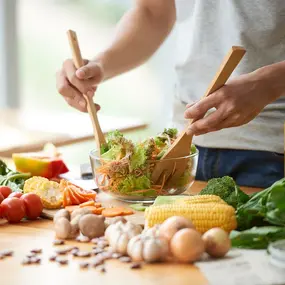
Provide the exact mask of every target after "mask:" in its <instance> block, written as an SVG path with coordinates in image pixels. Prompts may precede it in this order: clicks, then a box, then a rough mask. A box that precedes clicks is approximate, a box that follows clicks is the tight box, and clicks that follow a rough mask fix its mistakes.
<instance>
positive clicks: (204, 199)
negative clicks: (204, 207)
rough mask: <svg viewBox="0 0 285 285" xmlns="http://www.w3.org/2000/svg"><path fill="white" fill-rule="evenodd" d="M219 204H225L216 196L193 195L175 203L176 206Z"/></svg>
mask: <svg viewBox="0 0 285 285" xmlns="http://www.w3.org/2000/svg"><path fill="white" fill-rule="evenodd" d="M211 202H212V203H221V204H227V203H226V202H225V201H224V200H223V199H222V198H220V197H219V196H217V195H193V196H186V197H185V198H181V199H178V200H177V201H175V203H177V204H184V203H185V204H198V203H211Z"/></svg>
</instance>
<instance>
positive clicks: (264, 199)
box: [237, 178, 285, 229]
mask: <svg viewBox="0 0 285 285" xmlns="http://www.w3.org/2000/svg"><path fill="white" fill-rule="evenodd" d="M237 221H238V228H239V229H248V228H251V227H253V226H262V225H268V224H271V225H276V226H285V178H283V179H281V180H279V181H277V182H275V183H274V184H273V185H271V186H270V187H269V188H267V189H265V190H263V191H261V192H259V193H256V194H255V195H253V196H252V198H251V199H250V200H249V201H248V202H246V203H245V204H243V205H241V206H239V207H238V209H237Z"/></svg>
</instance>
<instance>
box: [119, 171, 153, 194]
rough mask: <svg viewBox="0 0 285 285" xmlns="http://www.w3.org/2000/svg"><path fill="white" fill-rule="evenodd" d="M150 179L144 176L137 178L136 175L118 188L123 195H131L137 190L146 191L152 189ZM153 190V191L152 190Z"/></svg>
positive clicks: (127, 178) (129, 177)
mask: <svg viewBox="0 0 285 285" xmlns="http://www.w3.org/2000/svg"><path fill="white" fill-rule="evenodd" d="M150 185H151V183H150V179H149V178H148V177H147V176H145V175H143V176H140V177H135V176H134V175H128V176H127V177H126V178H125V179H124V180H123V181H122V182H121V183H120V184H119V186H118V189H119V190H120V192H121V193H125V194H129V193H131V192H134V191H135V190H144V189H149V188H150ZM150 190H151V189H150Z"/></svg>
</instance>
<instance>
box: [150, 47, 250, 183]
mask: <svg viewBox="0 0 285 285" xmlns="http://www.w3.org/2000/svg"><path fill="white" fill-rule="evenodd" d="M245 52H246V50H245V49H244V48H242V47H238V46H233V47H232V48H231V50H230V51H229V53H228V54H227V56H226V57H225V58H224V60H223V62H222V64H221V66H220V68H219V70H218V72H217V73H216V75H215V77H214V79H213V80H212V82H211V84H210V86H209V88H208V90H207V91H206V93H205V94H204V96H203V98H205V97H207V96H208V95H210V94H211V93H213V92H215V91H217V90H218V89H220V88H221V87H222V86H224V84H225V83H226V82H227V80H228V78H229V77H230V76H231V74H232V72H233V71H234V70H235V68H236V67H237V65H238V64H239V62H240V61H241V59H242V58H243V56H244V54H245ZM193 122H194V120H190V122H189V124H192V123H193ZM186 130H187V128H186V129H185V130H184V131H183V132H182V133H181V134H180V135H179V137H178V138H177V139H176V140H175V141H174V143H173V144H172V145H171V147H170V148H169V149H168V150H167V152H166V153H165V154H164V156H163V157H162V158H161V160H160V161H159V162H158V163H157V164H156V165H155V167H154V170H153V173H152V183H153V184H155V185H162V187H163V186H166V187H167V188H169V187H172V186H173V187H175V185H176V184H177V181H178V179H179V178H180V177H181V176H182V174H183V173H184V172H185V170H186V168H187V165H188V164H189V163H190V162H189V159H191V158H189V157H188V158H187V156H189V152H190V149H191V144H192V139H193V135H187V134H186ZM177 158H179V159H177Z"/></svg>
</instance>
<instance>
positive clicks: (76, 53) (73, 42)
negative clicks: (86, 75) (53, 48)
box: [67, 30, 106, 155]
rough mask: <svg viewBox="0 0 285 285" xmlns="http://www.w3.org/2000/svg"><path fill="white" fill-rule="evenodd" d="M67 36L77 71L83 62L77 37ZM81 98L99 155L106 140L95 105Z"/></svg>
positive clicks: (71, 32)
mask: <svg viewBox="0 0 285 285" xmlns="http://www.w3.org/2000/svg"><path fill="white" fill-rule="evenodd" d="M67 36H68V40H69V45H70V48H71V51H72V58H73V61H74V65H75V67H76V68H77V69H78V68H80V67H82V66H84V61H83V59H82V56H81V52H80V48H79V44H78V40H77V35H76V33H75V32H74V31H72V30H68V31H67ZM83 97H84V99H85V100H86V103H87V110H88V113H89V116H90V119H91V122H92V126H93V133H94V137H95V141H96V146H97V149H98V151H99V155H100V147H101V145H102V144H105V143H106V140H105V137H104V134H103V132H102V130H101V127H100V124H99V120H98V117H97V110H96V107H95V104H94V102H93V99H92V98H90V97H88V96H87V95H86V94H83Z"/></svg>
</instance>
